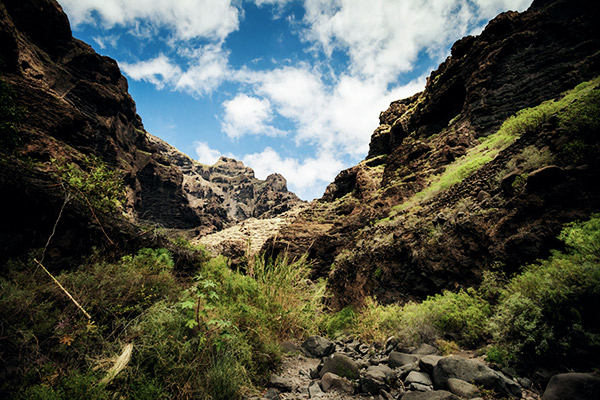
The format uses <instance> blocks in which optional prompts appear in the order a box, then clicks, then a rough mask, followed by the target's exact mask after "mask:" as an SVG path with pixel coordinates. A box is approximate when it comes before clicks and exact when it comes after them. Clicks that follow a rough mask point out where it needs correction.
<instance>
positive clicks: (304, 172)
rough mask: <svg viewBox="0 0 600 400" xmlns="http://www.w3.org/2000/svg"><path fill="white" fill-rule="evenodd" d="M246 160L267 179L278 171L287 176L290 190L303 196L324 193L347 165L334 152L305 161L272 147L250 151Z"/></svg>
mask: <svg viewBox="0 0 600 400" xmlns="http://www.w3.org/2000/svg"><path fill="white" fill-rule="evenodd" d="M242 161H243V162H244V164H246V165H247V166H249V167H250V168H252V169H253V170H254V173H255V175H256V177H257V178H259V179H266V177H267V176H268V175H269V174H272V173H274V172H277V173H279V174H281V175H283V176H284V177H285V178H286V180H287V181H288V189H289V190H291V191H292V192H294V193H296V194H297V195H298V196H299V197H300V198H303V199H313V198H316V197H319V196H321V195H322V194H323V191H324V189H325V187H326V186H327V184H329V183H330V182H332V181H333V179H334V178H335V176H336V175H337V174H338V173H339V172H340V170H341V169H342V168H343V167H344V165H343V163H342V162H341V161H339V160H336V159H335V158H334V157H332V156H331V155H326V154H321V155H319V156H318V157H316V158H306V159H304V160H299V159H297V158H282V157H281V156H280V155H279V153H277V152H276V151H275V150H273V149H272V148H270V147H267V148H265V149H264V150H263V151H262V152H260V153H253V154H247V155H245V156H244V157H243V158H242Z"/></svg>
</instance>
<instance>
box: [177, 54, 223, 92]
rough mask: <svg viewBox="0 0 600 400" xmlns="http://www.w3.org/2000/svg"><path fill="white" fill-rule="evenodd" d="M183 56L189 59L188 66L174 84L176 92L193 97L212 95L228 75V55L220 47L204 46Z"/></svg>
mask: <svg viewBox="0 0 600 400" xmlns="http://www.w3.org/2000/svg"><path fill="white" fill-rule="evenodd" d="M183 55H184V56H185V57H186V58H188V59H190V66H189V68H188V69H187V70H186V71H185V72H184V73H183V74H182V75H181V76H180V77H179V79H178V80H177V82H176V83H175V89H176V90H183V91H185V92H188V93H190V94H192V95H195V96H201V95H204V94H207V93H212V92H213V91H214V90H215V89H216V88H217V87H219V85H220V84H221V83H222V82H223V80H224V78H225V77H226V76H227V74H228V70H229V66H228V63H229V60H228V55H229V53H228V52H226V51H224V50H223V49H222V48H221V46H217V45H206V46H203V47H201V48H199V49H196V50H195V51H187V52H184V53H183Z"/></svg>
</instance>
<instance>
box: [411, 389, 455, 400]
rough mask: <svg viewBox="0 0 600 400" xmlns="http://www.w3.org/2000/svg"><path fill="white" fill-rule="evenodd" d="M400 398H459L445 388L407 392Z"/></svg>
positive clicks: (452, 399) (450, 399) (427, 399)
mask: <svg viewBox="0 0 600 400" xmlns="http://www.w3.org/2000/svg"><path fill="white" fill-rule="evenodd" d="M402 400H460V397H458V396H456V395H454V394H452V393H450V392H447V391H445V390H433V391H430V392H407V393H405V394H404V396H402Z"/></svg>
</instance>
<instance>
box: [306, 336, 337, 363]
mask: <svg viewBox="0 0 600 400" xmlns="http://www.w3.org/2000/svg"><path fill="white" fill-rule="evenodd" d="M301 347H302V350H303V351H304V353H305V354H306V356H307V357H313V358H322V357H327V356H328V355H330V354H331V353H333V351H334V350H335V343H333V342H332V341H331V340H327V339H325V338H324V337H321V336H310V337H309V338H308V339H306V340H305V341H304V343H302V346H301Z"/></svg>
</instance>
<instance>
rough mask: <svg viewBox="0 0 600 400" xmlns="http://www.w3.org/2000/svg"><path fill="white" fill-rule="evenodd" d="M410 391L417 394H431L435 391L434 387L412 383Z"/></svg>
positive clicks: (409, 387)
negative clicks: (430, 392)
mask: <svg viewBox="0 0 600 400" xmlns="http://www.w3.org/2000/svg"><path fill="white" fill-rule="evenodd" d="M408 389H409V390H412V391H416V392H429V391H431V390H433V386H431V385H423V384H422V383H411V384H410V385H409V386H408Z"/></svg>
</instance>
